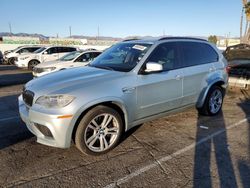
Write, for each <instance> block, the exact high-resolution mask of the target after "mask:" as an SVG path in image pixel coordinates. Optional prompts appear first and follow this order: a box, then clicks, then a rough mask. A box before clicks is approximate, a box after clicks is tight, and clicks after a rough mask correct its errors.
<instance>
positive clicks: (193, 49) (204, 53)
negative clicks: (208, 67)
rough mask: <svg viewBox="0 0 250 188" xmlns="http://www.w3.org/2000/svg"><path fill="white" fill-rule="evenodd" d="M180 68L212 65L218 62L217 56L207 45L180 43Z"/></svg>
mask: <svg viewBox="0 0 250 188" xmlns="http://www.w3.org/2000/svg"><path fill="white" fill-rule="evenodd" d="M179 45H180V48H181V52H182V53H181V54H182V65H181V66H182V67H188V66H194V65H200V64H206V63H212V62H216V61H218V54H217V53H216V52H215V50H214V49H213V48H212V47H211V46H210V45H208V44H204V43H198V42H180V43H179Z"/></svg>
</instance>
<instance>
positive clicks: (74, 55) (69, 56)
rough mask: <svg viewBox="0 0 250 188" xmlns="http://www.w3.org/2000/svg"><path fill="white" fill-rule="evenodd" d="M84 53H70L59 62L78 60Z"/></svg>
mask: <svg viewBox="0 0 250 188" xmlns="http://www.w3.org/2000/svg"><path fill="white" fill-rule="evenodd" d="M81 53H82V52H79V51H74V52H70V53H68V54H66V55H64V56H62V57H61V58H60V59H59V60H60V61H72V60H74V59H75V58H77V57H78V56H79V55H80V54H81Z"/></svg>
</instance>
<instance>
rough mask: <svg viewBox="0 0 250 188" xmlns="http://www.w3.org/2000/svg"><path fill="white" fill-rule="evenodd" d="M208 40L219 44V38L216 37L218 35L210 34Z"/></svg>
mask: <svg viewBox="0 0 250 188" xmlns="http://www.w3.org/2000/svg"><path fill="white" fill-rule="evenodd" d="M208 41H209V42H211V43H214V44H217V41H218V38H217V37H216V35H210V36H209V37H208Z"/></svg>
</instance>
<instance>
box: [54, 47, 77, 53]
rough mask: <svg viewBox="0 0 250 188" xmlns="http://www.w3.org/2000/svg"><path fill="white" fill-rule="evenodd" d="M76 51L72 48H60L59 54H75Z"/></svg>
mask: <svg viewBox="0 0 250 188" xmlns="http://www.w3.org/2000/svg"><path fill="white" fill-rule="evenodd" d="M73 51H76V49H75V48H71V47H58V53H66V52H73Z"/></svg>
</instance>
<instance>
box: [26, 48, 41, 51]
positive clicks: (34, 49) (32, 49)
mask: <svg viewBox="0 0 250 188" xmlns="http://www.w3.org/2000/svg"><path fill="white" fill-rule="evenodd" d="M38 49H39V48H28V51H29V52H34V51H36V50H38Z"/></svg>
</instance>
